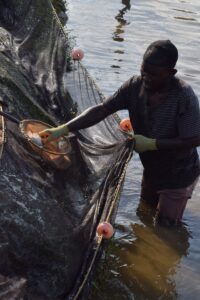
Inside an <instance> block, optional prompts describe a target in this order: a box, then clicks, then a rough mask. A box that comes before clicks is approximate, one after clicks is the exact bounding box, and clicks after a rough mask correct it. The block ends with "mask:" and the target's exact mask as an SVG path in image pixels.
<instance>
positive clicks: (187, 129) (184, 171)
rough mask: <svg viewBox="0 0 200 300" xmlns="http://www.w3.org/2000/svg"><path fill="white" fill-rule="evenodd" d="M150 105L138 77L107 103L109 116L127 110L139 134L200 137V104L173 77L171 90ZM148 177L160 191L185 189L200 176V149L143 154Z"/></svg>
mask: <svg viewBox="0 0 200 300" xmlns="http://www.w3.org/2000/svg"><path fill="white" fill-rule="evenodd" d="M157 98H158V103H157V104H156V105H153V106H152V105H151V106H149V105H148V101H147V99H148V98H147V96H146V95H145V89H144V88H143V85H142V80H141V77H140V76H134V77H132V78H130V79H129V80H128V81H127V82H125V83H124V84H123V85H122V86H121V87H120V89H119V90H118V91H117V92H116V93H115V94H114V95H113V96H111V97H109V98H108V99H107V100H106V101H105V104H104V106H105V108H106V109H107V110H108V111H109V113H114V112H116V111H118V110H122V109H127V110H128V111H129V116H130V120H131V123H132V126H133V128H134V132H135V134H142V135H144V136H146V137H150V138H156V139H170V138H172V139H173V138H180V139H185V138H192V137H196V136H200V110H199V102H198V99H197V97H196V95H195V94H194V92H193V90H192V88H191V87H190V86H189V85H188V84H186V83H185V82H184V81H182V80H180V79H179V78H177V77H173V79H172V80H171V82H170V86H169V87H168V89H166V90H165V91H164V92H163V93H162V94H157ZM140 158H141V161H142V164H143V166H144V175H145V176H146V177H147V178H148V180H149V181H150V182H152V184H154V185H155V186H156V187H157V188H161V189H162V188H182V187H186V186H188V185H190V184H191V183H192V182H193V181H194V180H195V179H196V177H197V176H198V175H199V174H200V162H199V157H198V153H197V150H196V148H191V149H184V150H161V151H147V152H144V153H141V154H140Z"/></svg>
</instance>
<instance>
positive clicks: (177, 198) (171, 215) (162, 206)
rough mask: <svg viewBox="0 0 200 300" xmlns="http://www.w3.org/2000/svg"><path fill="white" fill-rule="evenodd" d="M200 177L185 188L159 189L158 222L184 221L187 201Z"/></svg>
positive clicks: (167, 223)
mask: <svg viewBox="0 0 200 300" xmlns="http://www.w3.org/2000/svg"><path fill="white" fill-rule="evenodd" d="M197 181H198V179H196V180H195V181H194V182H193V183H192V184H190V185H189V186H187V187H185V188H180V189H165V190H159V191H158V194H159V201H158V205H157V213H156V223H158V224H161V225H168V226H172V225H178V224H180V223H181V221H182V217H183V213H184V210H185V207H186V204H187V201H188V200H189V199H190V198H191V197H192V193H193V190H194V188H195V186H196V183H197Z"/></svg>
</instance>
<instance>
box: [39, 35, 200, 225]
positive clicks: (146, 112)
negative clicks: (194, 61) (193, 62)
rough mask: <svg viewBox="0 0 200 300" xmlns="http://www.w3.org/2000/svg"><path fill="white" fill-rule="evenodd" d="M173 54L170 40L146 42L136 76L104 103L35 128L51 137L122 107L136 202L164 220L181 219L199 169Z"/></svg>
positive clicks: (195, 110) (191, 115)
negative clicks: (135, 172) (137, 176)
mask: <svg viewBox="0 0 200 300" xmlns="http://www.w3.org/2000/svg"><path fill="white" fill-rule="evenodd" d="M177 60H178V50H177V48H176V46H175V45H174V44H173V43H172V42H171V41H170V40H158V41H155V42H153V43H151V44H150V45H149V46H148V48H147V50H146V51H145V53H144V56H143V61H142V65H141V74H140V76H133V77H131V78H130V79H129V80H128V81H126V82H125V83H124V84H123V85H122V86H121V87H120V88H119V90H118V91H116V92H115V93H114V94H113V95H112V96H111V97H109V98H108V99H107V100H106V101H105V102H104V103H101V104H99V105H96V106H93V107H90V108H89V109H87V110H86V111H84V112H83V113H82V114H80V115H79V116H78V117H76V118H74V119H72V120H71V121H69V122H68V123H66V124H64V125H61V126H58V127H56V128H52V129H48V130H45V131H43V132H41V133H40V135H41V137H42V138H43V139H45V138H46V139H47V140H53V139H56V138H58V137H60V136H63V135H68V133H69V132H73V131H77V130H79V129H84V128H87V127H90V126H93V125H95V124H96V123H98V122H100V121H101V120H103V119H104V118H106V117H107V116H108V115H110V114H113V113H115V112H116V111H119V110H122V109H127V110H128V112H129V116H130V121H131V124H132V127H133V128H134V133H135V135H134V139H135V151H136V152H138V153H139V156H140V159H141V162H142V164H143V167H144V171H143V179H142V184H141V203H146V204H148V205H150V206H151V207H153V208H155V209H156V212H157V213H156V220H157V222H158V223H159V224H163V225H170V226H171V225H177V224H180V223H181V220H182V216H183V212H184V209H185V207H186V204H187V201H188V199H190V198H191V196H192V192H193V190H194V188H195V185H196V183H197V181H198V177H199V175H200V161H199V157H198V152H197V149H196V148H197V147H198V146H200V110H199V102H198V99H197V97H196V95H195V94H194V92H193V90H192V88H191V87H190V86H189V85H188V84H187V83H186V82H184V81H183V80H181V79H180V78H178V77H177V76H175V75H176V73H177V70H176V69H175V65H176V62H177Z"/></svg>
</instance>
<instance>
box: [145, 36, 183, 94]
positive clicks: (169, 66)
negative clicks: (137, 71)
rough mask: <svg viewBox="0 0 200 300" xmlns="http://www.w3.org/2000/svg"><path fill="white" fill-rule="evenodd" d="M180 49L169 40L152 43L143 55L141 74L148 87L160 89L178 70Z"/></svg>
mask: <svg viewBox="0 0 200 300" xmlns="http://www.w3.org/2000/svg"><path fill="white" fill-rule="evenodd" d="M177 60H178V50H177V48H176V47H175V46H174V45H173V44H172V43H171V42H170V41H169V40H159V41H156V42H153V43H152V44H150V45H149V46H148V48H147V50H146V51H145V53H144V56H143V63H142V67H141V75H142V79H143V82H144V85H145V87H146V89H150V90H159V89H160V88H162V87H164V85H165V83H166V82H168V80H169V78H171V77H172V76H173V75H174V74H175V73H176V72H177V71H176V70H175V69H174V67H175V65H176V62H177Z"/></svg>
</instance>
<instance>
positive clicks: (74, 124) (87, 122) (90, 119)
mask: <svg viewBox="0 0 200 300" xmlns="http://www.w3.org/2000/svg"><path fill="white" fill-rule="evenodd" d="M109 114H110V113H109V112H108V111H107V110H106V109H105V107H104V106H103V103H101V104H99V105H96V106H92V107H90V108H88V109H86V110H85V111H84V112H82V113H81V114H80V115H79V116H78V117H76V118H74V119H72V120H71V121H69V122H68V123H67V127H68V129H69V131H76V130H79V129H84V128H88V127H90V126H93V125H95V124H97V123H98V122H100V121H102V120H103V119H105V118H106V117H107V116H108V115H109Z"/></svg>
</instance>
